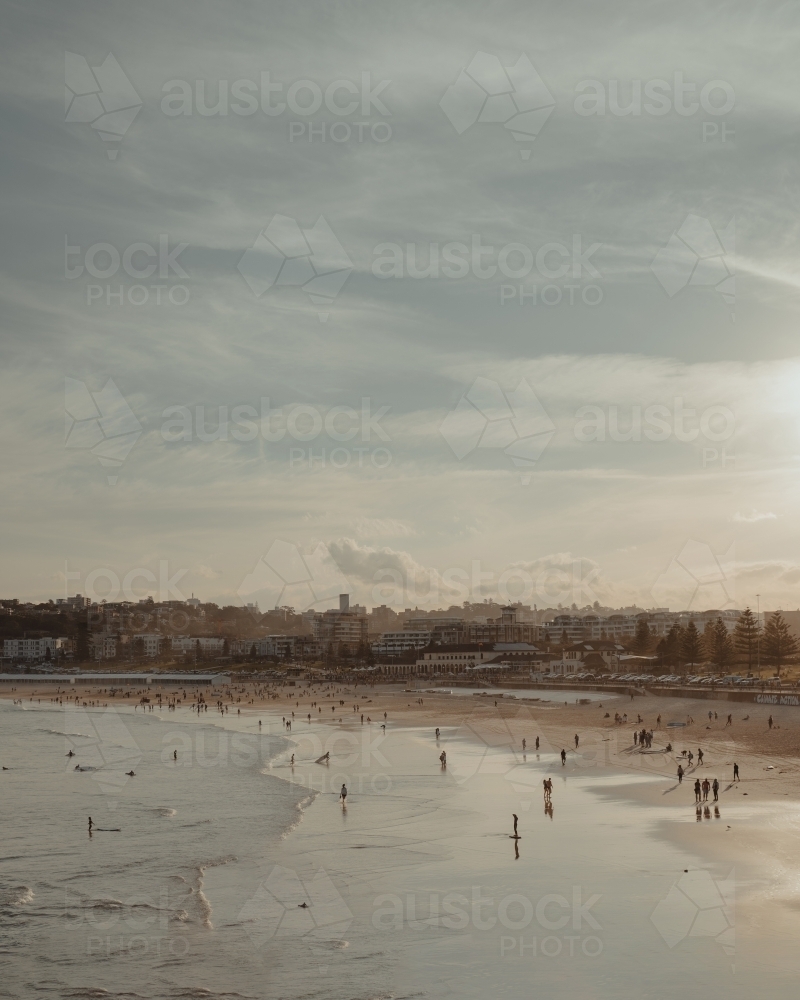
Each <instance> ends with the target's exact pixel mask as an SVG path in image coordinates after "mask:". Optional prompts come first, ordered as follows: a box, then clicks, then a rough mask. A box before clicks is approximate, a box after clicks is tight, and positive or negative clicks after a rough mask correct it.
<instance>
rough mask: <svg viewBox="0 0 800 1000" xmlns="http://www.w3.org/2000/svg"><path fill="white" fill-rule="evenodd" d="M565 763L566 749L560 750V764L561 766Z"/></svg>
mask: <svg viewBox="0 0 800 1000" xmlns="http://www.w3.org/2000/svg"><path fill="white" fill-rule="evenodd" d="M566 763H567V751H566V750H562V751H561V766H562V767H563V766H564V765H565V764H566Z"/></svg>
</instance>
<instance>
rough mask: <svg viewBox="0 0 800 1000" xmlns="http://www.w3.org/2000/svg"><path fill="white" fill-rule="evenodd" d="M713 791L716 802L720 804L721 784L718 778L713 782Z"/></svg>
mask: <svg viewBox="0 0 800 1000" xmlns="http://www.w3.org/2000/svg"><path fill="white" fill-rule="evenodd" d="M711 791H712V792H713V793H714V801H715V802H718V801H719V782H718V781H717V779H716V778H714V780H713V782H712V783H711Z"/></svg>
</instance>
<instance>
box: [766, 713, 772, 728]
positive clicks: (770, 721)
mask: <svg viewBox="0 0 800 1000" xmlns="http://www.w3.org/2000/svg"><path fill="white" fill-rule="evenodd" d="M767 722H768V723H769V728H770V729H772V716H770V717H769V719H768V720H767Z"/></svg>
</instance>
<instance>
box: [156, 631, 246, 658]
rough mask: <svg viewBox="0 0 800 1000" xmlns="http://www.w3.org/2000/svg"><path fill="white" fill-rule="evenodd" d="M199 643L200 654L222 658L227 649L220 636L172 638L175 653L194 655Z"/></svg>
mask: <svg viewBox="0 0 800 1000" xmlns="http://www.w3.org/2000/svg"><path fill="white" fill-rule="evenodd" d="M137 638H138V636H137ZM159 638H161V636H159ZM233 641H236V640H233ZM198 643H199V644H200V645H199V649H200V652H201V653H204V654H209V653H214V654H216V655H217V656H222V653H223V650H224V648H225V640H224V639H221V638H219V636H210V635H200V636H190V635H174V636H173V637H172V651H173V652H174V653H193V652H194V651H195V650H196V649H198Z"/></svg>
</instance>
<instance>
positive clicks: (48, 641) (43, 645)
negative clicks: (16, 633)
mask: <svg viewBox="0 0 800 1000" xmlns="http://www.w3.org/2000/svg"><path fill="white" fill-rule="evenodd" d="M66 641H67V640H66V639H53V638H51V637H50V636H45V637H44V638H41V639H3V656H7V657H9V658H12V659H17V660H45V659H47V651H48V650H50V656H51V658H52V657H54V656H55V654H56V650H57V649H61V648H62V646H64V644H65V643H66Z"/></svg>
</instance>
